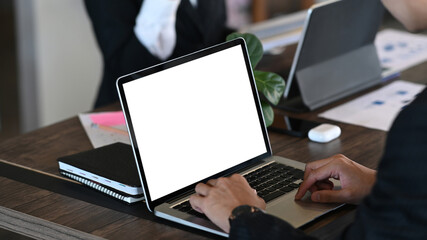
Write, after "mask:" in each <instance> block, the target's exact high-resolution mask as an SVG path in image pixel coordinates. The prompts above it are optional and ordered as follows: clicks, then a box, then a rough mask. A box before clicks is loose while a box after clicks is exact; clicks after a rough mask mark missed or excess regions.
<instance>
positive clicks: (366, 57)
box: [275, 0, 384, 112]
mask: <svg viewBox="0 0 427 240" xmlns="http://www.w3.org/2000/svg"><path fill="white" fill-rule="evenodd" d="M383 11H384V7H383V6H382V4H381V2H380V1H372V0H328V1H324V2H321V3H318V4H316V5H313V6H312V7H311V8H310V9H308V11H307V15H306V20H305V23H304V26H303V30H302V33H301V37H300V39H299V43H298V45H297V49H296V52H295V55H294V59H293V62H292V66H291V69H290V72H289V75H288V79H287V81H286V87H285V92H284V95H283V97H282V99H281V101H280V102H279V103H278V105H277V106H275V107H277V108H280V109H284V110H290V111H295V112H304V111H310V110H314V109H317V108H320V107H322V106H325V105H327V104H329V103H332V102H334V101H337V100H339V99H342V98H344V97H347V96H349V95H351V94H354V93H357V92H359V91H362V90H364V89H367V88H369V87H372V86H374V85H377V84H379V83H381V79H382V76H381V72H382V68H381V64H380V61H379V59H378V56H377V51H376V48H375V44H374V40H375V36H376V33H377V31H378V29H379V26H380V24H381V22H382V15H383Z"/></svg>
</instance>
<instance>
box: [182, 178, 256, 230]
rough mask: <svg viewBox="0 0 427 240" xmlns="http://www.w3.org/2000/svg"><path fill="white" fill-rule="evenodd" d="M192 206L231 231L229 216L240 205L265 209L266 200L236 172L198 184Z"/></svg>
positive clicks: (191, 200)
mask: <svg viewBox="0 0 427 240" xmlns="http://www.w3.org/2000/svg"><path fill="white" fill-rule="evenodd" d="M190 203H191V206H192V207H193V208H194V209H195V210H196V211H198V212H201V213H204V214H205V215H206V216H207V217H208V218H209V219H210V220H211V221H212V222H213V223H215V224H216V225H217V226H219V227H220V228H221V229H222V230H224V231H225V232H227V233H228V232H229V231H230V224H229V222H228V217H229V216H230V214H231V211H232V210H233V209H234V208H236V207H238V206H240V205H250V206H255V207H258V208H260V209H265V202H264V200H263V199H261V198H260V197H258V195H257V193H256V191H255V190H254V189H252V188H251V187H250V186H249V184H248V182H247V181H246V179H245V178H244V177H242V176H241V175H238V174H234V175H233V176H231V177H228V178H218V179H212V180H209V181H208V182H207V184H204V183H199V184H197V185H196V194H194V195H193V196H191V197H190Z"/></svg>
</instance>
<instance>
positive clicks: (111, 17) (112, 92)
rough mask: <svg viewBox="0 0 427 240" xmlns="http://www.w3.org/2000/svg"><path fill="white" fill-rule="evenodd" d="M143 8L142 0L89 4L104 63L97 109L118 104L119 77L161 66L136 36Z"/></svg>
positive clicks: (105, 0)
mask: <svg viewBox="0 0 427 240" xmlns="http://www.w3.org/2000/svg"><path fill="white" fill-rule="evenodd" d="M141 4H142V1H141V0H139V1H138V0H119V1H117V0H85V5H86V10H87V13H88V15H89V17H90V19H91V21H92V26H93V30H94V32H95V35H96V39H97V41H98V45H99V48H100V50H101V52H102V56H103V62H104V73H103V80H102V84H101V88H100V90H99V93H98V99H97V103H96V105H97V106H101V105H104V104H107V103H111V102H113V101H117V99H118V97H117V92H116V89H115V81H116V80H117V78H118V77H120V76H122V75H124V74H128V73H130V72H134V71H137V70H140V69H142V68H145V67H148V66H152V65H154V64H157V63H159V62H160V60H159V59H158V58H156V57H155V56H153V55H152V54H151V53H150V52H149V51H148V50H147V49H146V48H145V47H144V46H143V45H142V44H141V43H140V42H139V40H138V39H137V38H136V36H135V34H134V32H133V28H134V25H135V19H136V17H137V15H138V13H139V10H140V7H141ZM100 98H101V99H100Z"/></svg>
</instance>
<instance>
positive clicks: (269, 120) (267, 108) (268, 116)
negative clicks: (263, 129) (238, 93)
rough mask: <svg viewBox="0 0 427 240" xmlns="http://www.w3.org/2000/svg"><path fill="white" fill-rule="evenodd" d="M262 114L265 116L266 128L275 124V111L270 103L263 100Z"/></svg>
mask: <svg viewBox="0 0 427 240" xmlns="http://www.w3.org/2000/svg"><path fill="white" fill-rule="evenodd" d="M261 108H262V113H263V114H264V121H265V126H267V127H268V126H270V125H271V124H273V120H274V111H273V108H272V107H271V105H270V104H269V103H268V102H265V101H263V100H261Z"/></svg>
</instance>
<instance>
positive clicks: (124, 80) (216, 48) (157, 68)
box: [116, 38, 272, 211]
mask: <svg viewBox="0 0 427 240" xmlns="http://www.w3.org/2000/svg"><path fill="white" fill-rule="evenodd" d="M235 46H240V47H241V49H242V52H243V56H244V60H245V65H246V70H247V74H248V80H249V81H250V86H251V90H252V95H253V98H254V101H255V103H256V104H255V105H256V110H257V113H258V118H259V124H260V128H261V129H262V134H263V137H264V143H265V147H266V150H267V151H266V152H265V153H263V154H261V155H259V156H256V157H254V158H252V159H248V160H247V161H245V162H243V163H241V164H239V165H237V166H234V167H232V168H229V169H226V170H224V171H222V172H219V173H217V174H214V175H212V176H208V177H206V178H205V179H202V180H201V181H199V182H206V181H207V180H209V179H212V178H218V177H221V176H227V175H231V174H232V173H235V172H237V171H238V170H239V169H243V168H246V167H248V166H250V165H253V164H255V163H256V162H259V161H261V160H262V159H264V158H266V157H269V156H271V155H272V151H271V146H270V141H269V138H268V133H267V129H266V127H265V123H264V118H263V113H262V108H261V104H260V100H259V96H258V92H257V89H256V84H255V79H254V76H253V72H252V66H251V63H250V60H249V55H248V50H247V48H246V43H245V41H244V39H243V38H237V39H234V40H231V41H228V42H225V43H221V44H218V45H215V46H212V47H209V48H206V49H203V50H200V51H197V52H194V53H191V54H188V55H185V56H183V57H180V58H176V59H173V60H170V61H167V62H164V63H161V64H158V65H155V66H152V67H149V68H146V69H143V70H140V71H137V72H134V73H131V74H128V75H125V76H122V77H120V78H119V79H117V82H116V87H117V91H118V94H119V99H120V102H121V106H122V110H123V113H124V116H125V119H126V124H127V128H128V132H129V137H130V140H131V143H132V148H133V152H134V156H135V161H136V165H137V168H138V173H139V176H140V180H141V184H142V186H143V189H144V194H145V200H146V204H147V206H148V208H149V210H150V211H153V210H154V208H155V206H158V205H159V204H162V203H164V202H165V201H167V200H169V199H172V198H176V197H177V196H180V195H183V194H185V193H188V192H190V191H192V190H194V187H195V186H196V184H197V183H199V182H195V183H193V184H191V185H189V186H187V187H185V188H182V189H180V190H177V191H174V192H172V193H170V194H167V195H166V196H163V197H160V198H159V199H156V200H151V196H150V191H149V189H148V184H147V180H146V177H145V174H144V167H143V165H142V161H141V157H140V156H141V155H140V149H139V146H138V143H137V141H136V136H135V133H134V128H133V123H132V119H131V117H130V112H129V108H128V103H127V100H126V95H125V92H124V87H123V85H124V84H126V83H128V82H131V81H137V80H140V79H141V78H143V77H145V76H148V75H151V74H154V73H157V72H160V71H163V70H165V69H168V68H172V67H175V66H178V65H181V64H184V63H187V62H189V61H193V60H195V59H198V58H201V57H205V56H208V55H210V54H214V53H217V52H219V51H222V50H225V49H228V48H231V47H235Z"/></svg>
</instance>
